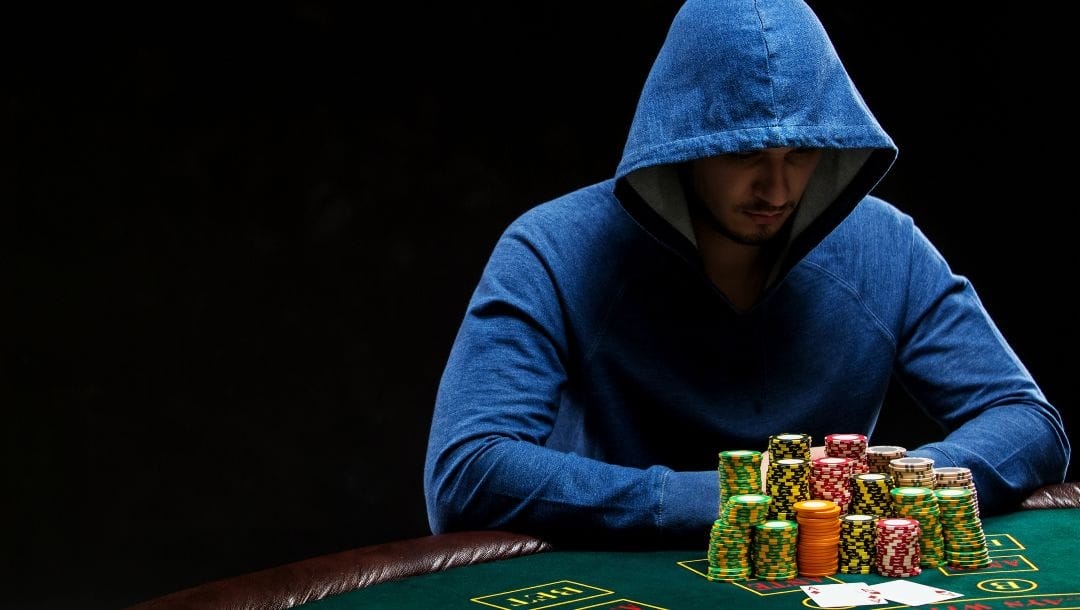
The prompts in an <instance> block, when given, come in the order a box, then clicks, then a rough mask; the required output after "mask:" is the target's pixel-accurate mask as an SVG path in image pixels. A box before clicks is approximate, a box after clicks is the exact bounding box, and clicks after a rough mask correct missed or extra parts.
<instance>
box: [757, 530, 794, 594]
mask: <svg viewBox="0 0 1080 610" xmlns="http://www.w3.org/2000/svg"><path fill="white" fill-rule="evenodd" d="M798 540H799V524H798V523H796V522H795V521H788V520H785V519H773V520H769V521H766V522H765V523H759V524H758V525H757V526H755V527H754V544H753V552H752V557H751V559H752V561H753V564H754V578H760V579H762V580H790V579H792V578H795V577H796V576H798V575H799V566H798V564H797V563H796V545H797V544H798Z"/></svg>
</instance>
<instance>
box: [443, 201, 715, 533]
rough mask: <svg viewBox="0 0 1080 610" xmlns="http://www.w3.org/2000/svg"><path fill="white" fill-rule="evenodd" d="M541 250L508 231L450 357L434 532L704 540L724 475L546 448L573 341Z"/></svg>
mask: <svg viewBox="0 0 1080 610" xmlns="http://www.w3.org/2000/svg"><path fill="white" fill-rule="evenodd" d="M538 241H539V242H543V241H544V240H542V239H539V240H538V239H537V238H536V237H535V235H531V234H529V233H528V231H526V230H523V229H522V228H521V223H520V222H519V223H516V225H515V226H511V228H510V229H509V230H508V231H507V232H506V234H504V236H503V237H502V238H501V239H500V241H499V243H498V244H497V245H496V247H495V250H494V252H493V254H492V256H491V258H490V260H489V262H488V265H487V267H486V268H485V270H484V273H483V276H482V277H481V280H480V282H479V284H478V286H477V289H476V291H475V293H474V294H473V297H472V299H471V301H470V304H469V306H468V309H467V312H466V315H465V319H464V321H463V323H462V325H461V327H460V329H459V332H458V335H457V338H456V339H455V342H454V345H453V348H452V349H451V353H450V356H449V360H448V362H447V365H446V368H445V369H444V372H443V377H442V380H441V383H440V386H439V391H438V395H437V397H436V404H435V411H434V415H433V419H432V424H431V430H430V435H429V441H428V450H427V459H426V464H425V469H424V487H425V496H426V501H427V508H428V518H429V522H430V526H431V529H432V531H433V532H435V533H441V532H446V531H454V530H467V529H510V530H514V531H519V532H523V533H532V534H536V535H541V536H547V537H549V538H551V539H557V538H559V537H568V536H573V537H575V538H577V537H581V536H584V537H589V536H592V537H595V535H597V534H625V533H633V534H634V535H635V536H636V537H638V539H641V540H648V539H650V538H651V539H660V538H670V537H671V536H672V535H674V534H682V533H692V534H693V535H697V536H700V532H701V531H705V530H707V528H708V524H710V523H711V522H712V520H713V519H715V515H716V510H717V502H718V485H717V478H716V472H715V471H712V472H707V471H706V472H693V473H676V472H674V471H672V470H671V469H669V468H666V467H663V466H652V467H649V468H644V469H639V468H630V467H624V466H617V465H612V464H607V463H603V462H601V461H598V460H595V459H590V458H587V457H583V456H580V455H576V454H572V453H565V452H562V451H556V450H553V449H550V448H547V447H545V441H546V440H547V439H548V437H549V436H550V435H551V432H552V429H553V426H554V423H555V419H556V416H557V413H558V409H559V404H560V396H561V394H562V392H563V390H564V388H565V385H566V384H567V368H568V364H567V358H568V353H569V351H570V343H571V342H572V341H574V340H575V339H574V338H572V337H571V336H570V335H571V333H569V332H568V329H567V328H566V324H565V320H566V318H567V315H566V311H565V307H566V305H565V303H564V301H563V296H564V295H562V294H561V292H560V290H564V289H565V287H560V286H559V285H558V282H557V278H556V277H555V276H554V275H553V272H552V268H553V265H552V261H551V260H550V259H551V258H552V257H553V256H555V255H553V254H552V253H551V252H550V246H549V245H548V244H543V243H542V244H541V245H540V246H538V243H537V242H538ZM561 241H564V242H565V241H566V240H561ZM560 258H561V257H560ZM566 264H572V262H571V263H568V262H567V261H565V260H561V261H560V262H559V266H561V265H566Z"/></svg>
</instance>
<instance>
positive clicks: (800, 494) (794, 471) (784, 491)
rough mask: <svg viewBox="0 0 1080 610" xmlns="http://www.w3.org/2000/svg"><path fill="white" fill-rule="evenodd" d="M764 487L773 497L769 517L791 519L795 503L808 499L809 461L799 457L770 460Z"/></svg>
mask: <svg viewBox="0 0 1080 610" xmlns="http://www.w3.org/2000/svg"><path fill="white" fill-rule="evenodd" d="M765 489H766V490H767V491H768V493H769V495H770V496H772V499H773V501H772V503H771V504H770V505H769V518H770V519H776V520H782V521H783V520H787V521H790V520H793V519H794V518H795V508H794V507H795V503H796V502H800V501H802V500H809V499H810V462H808V461H806V460H803V459H799V458H783V459H779V460H770V461H769V468H768V472H766V473H765Z"/></svg>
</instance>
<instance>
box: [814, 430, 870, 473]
mask: <svg viewBox="0 0 1080 610" xmlns="http://www.w3.org/2000/svg"><path fill="white" fill-rule="evenodd" d="M825 455H827V456H829V457H842V458H851V461H852V462H851V472H852V474H863V473H866V472H870V464H869V460H868V458H867V456H866V435H865V434H830V435H828V436H826V437H825Z"/></svg>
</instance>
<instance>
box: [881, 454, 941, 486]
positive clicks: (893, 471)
mask: <svg viewBox="0 0 1080 610" xmlns="http://www.w3.org/2000/svg"><path fill="white" fill-rule="evenodd" d="M889 473H890V475H891V476H892V486H893V487H929V488H930V489H933V488H934V480H935V478H936V477H935V476H934V460H932V459H930V458H924V457H902V458H897V459H895V460H890V461H889Z"/></svg>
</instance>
